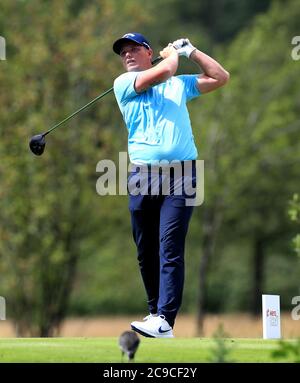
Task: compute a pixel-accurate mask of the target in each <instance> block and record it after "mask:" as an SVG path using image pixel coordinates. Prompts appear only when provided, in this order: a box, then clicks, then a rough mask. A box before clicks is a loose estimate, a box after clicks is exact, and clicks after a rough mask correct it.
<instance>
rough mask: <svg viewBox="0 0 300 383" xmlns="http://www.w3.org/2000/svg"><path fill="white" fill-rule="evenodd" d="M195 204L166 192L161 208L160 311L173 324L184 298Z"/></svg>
mask: <svg viewBox="0 0 300 383" xmlns="http://www.w3.org/2000/svg"><path fill="white" fill-rule="evenodd" d="M192 212H193V206H185V199H184V198H183V197H179V196H172V195H171V196H166V197H165V198H164V202H163V204H162V207H161V211H160V288H159V301H158V313H159V314H160V315H164V316H165V318H166V320H167V321H168V323H169V324H170V326H171V327H173V326H174V322H175V318H176V315H177V312H178V310H179V307H180V305H181V301H182V293H183V285H184V247H185V238H186V234H187V230H188V225H189V222H190V218H191V216H192Z"/></svg>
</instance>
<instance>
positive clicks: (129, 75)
mask: <svg viewBox="0 0 300 383" xmlns="http://www.w3.org/2000/svg"><path fill="white" fill-rule="evenodd" d="M137 74H138V72H124V73H122V74H120V75H119V76H118V77H116V78H115V81H114V83H120V82H123V81H127V80H132V79H134V78H135V77H136V76H137Z"/></svg>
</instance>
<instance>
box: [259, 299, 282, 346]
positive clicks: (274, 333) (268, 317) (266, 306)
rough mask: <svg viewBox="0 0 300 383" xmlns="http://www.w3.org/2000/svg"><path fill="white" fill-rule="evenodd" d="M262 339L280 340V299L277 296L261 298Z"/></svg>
mask: <svg viewBox="0 0 300 383" xmlns="http://www.w3.org/2000/svg"><path fill="white" fill-rule="evenodd" d="M262 317H263V338H264V339H280V338H281V328H280V327H281V326H280V297H279V295H263V296H262Z"/></svg>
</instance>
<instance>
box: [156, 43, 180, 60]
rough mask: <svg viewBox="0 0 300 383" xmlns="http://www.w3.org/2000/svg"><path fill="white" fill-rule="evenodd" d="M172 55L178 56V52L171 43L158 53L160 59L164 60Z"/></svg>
mask: <svg viewBox="0 0 300 383" xmlns="http://www.w3.org/2000/svg"><path fill="white" fill-rule="evenodd" d="M172 54H176V55H177V56H178V51H177V50H176V48H175V47H174V46H173V45H172V44H171V43H170V44H168V46H167V47H165V48H164V49H163V50H162V51H160V52H159V55H160V57H162V58H163V59H166V58H167V57H169V56H171V55H172Z"/></svg>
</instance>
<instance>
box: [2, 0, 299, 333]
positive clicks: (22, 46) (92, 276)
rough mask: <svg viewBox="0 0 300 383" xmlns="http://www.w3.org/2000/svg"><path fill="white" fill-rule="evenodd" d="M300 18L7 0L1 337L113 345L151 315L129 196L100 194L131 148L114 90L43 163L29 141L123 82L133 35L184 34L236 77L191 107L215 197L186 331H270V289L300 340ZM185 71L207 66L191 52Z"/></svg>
mask: <svg viewBox="0 0 300 383" xmlns="http://www.w3.org/2000/svg"><path fill="white" fill-rule="evenodd" d="M299 18H300V7H299V2H298V1H297V0H286V1H280V0H190V1H183V0H151V1H140V0H126V1H125V0H90V1H84V0H66V1H63V2H62V1H59V0H52V1H48V0H12V1H10V0H1V4H0V35H1V36H2V37H4V38H5V40H6V60H2V61H0V89H1V90H0V295H1V296H3V297H5V299H6V312H7V320H6V322H1V323H0V334H1V336H5V334H10V335H13V336H14V335H16V336H53V335H65V336H67V335H73V336H74V335H75V336H83V335H86V334H88V335H109V334H110V330H111V329H112V331H115V333H119V329H120V328H124V326H129V323H130V322H128V321H129V320H130V318H133V319H139V318H142V317H143V316H145V315H147V314H148V313H147V306H146V298H145V292H144V288H143V285H142V281H141V278H140V274H139V270H138V265H137V261H136V251H135V246H134V243H133V240H132V236H131V228H130V217H129V212H128V207H127V196H99V195H98V194H97V193H96V181H97V179H98V178H99V174H97V173H96V165H97V163H98V161H100V160H102V159H111V160H113V161H115V162H116V164H118V159H119V152H124V151H127V131H126V128H125V126H124V123H123V121H122V117H121V114H120V112H119V109H118V106H117V103H116V101H115V99H114V95H113V94H110V95H107V96H106V97H105V98H104V99H102V100H101V101H99V103H96V104H95V105H93V106H92V107H91V108H89V109H87V110H85V111H84V112H82V113H81V114H79V115H78V116H77V117H75V118H74V119H72V120H71V121H69V122H68V123H67V124H66V125H65V126H62V127H61V128H59V130H57V131H56V132H55V133H53V134H51V135H50V136H48V137H47V146H46V150H45V153H44V154H43V156H42V157H36V156H34V155H33V154H32V153H31V152H30V150H29V147H28V142H29V139H30V137H31V136H32V135H34V134H38V133H41V132H44V131H46V130H47V129H48V128H50V127H51V126H53V125H54V124H55V123H57V122H59V121H60V120H62V119H63V118H64V117H66V116H68V115H69V114H71V113H72V112H74V111H75V110H77V109H78V108H79V107H81V106H82V105H84V104H86V103H87V102H89V101H90V100H92V99H93V98H94V97H96V96H97V95H99V94H100V93H102V92H103V91H105V90H106V89H108V88H110V87H111V86H112V84H113V80H114V79H115V78H116V77H117V76H118V75H119V74H121V73H122V71H123V68H122V66H121V62H120V60H119V58H118V56H116V55H115V54H114V53H113V52H112V43H113V42H114V41H115V40H116V39H117V38H119V37H120V36H122V35H123V34H124V33H126V32H140V33H143V34H144V35H145V36H146V37H147V38H148V39H149V40H150V42H151V45H152V47H153V49H154V52H155V53H154V55H155V56H157V55H158V54H159V51H160V50H161V49H162V48H163V47H164V46H166V45H167V44H168V43H169V42H172V41H174V40H176V39H178V38H181V37H188V38H189V39H190V41H191V42H192V44H193V45H195V46H196V47H198V48H199V49H200V50H202V51H204V52H205V53H207V54H209V55H211V56H212V57H214V58H215V59H216V60H217V61H219V62H220V63H221V64H222V65H223V66H224V67H225V69H227V70H228V71H229V72H230V74H231V80H230V82H229V84H228V85H227V86H226V87H224V88H221V89H219V90H217V91H216V92H213V93H212V94H207V95H204V96H203V97H201V98H199V99H197V100H194V101H192V102H191V103H190V104H189V110H190V116H191V121H192V126H193V131H194V136H195V140H196V143H197V147H198V152H199V157H198V159H202V160H204V161H205V201H204V204H203V205H202V206H200V207H196V208H195V211H194V215H193V217H192V221H191V226H190V230H189V233H188V237H187V245H186V278H185V290H184V297H183V305H182V308H181V311H180V314H181V317H180V318H185V319H184V320H185V322H184V323H185V326H184V327H185V328H186V329H187V328H189V333H188V334H186V333H185V334H184V335H190V336H196V335H205V336H206V335H208V334H209V329H210V328H211V326H212V325H213V324H214V323H216V320H217V318H221V319H220V320H224V321H225V319H226V321H227V322H226V323H228V326H229V327H227V330H228V329H229V332H230V331H234V329H235V328H237V327H238V325H239V324H240V323H242V321H244V323H245V326H244V330H241V331H240V333H239V334H238V335H239V336H242V337H246V336H247V334H248V333H247V329H248V330H249V328H252V329H254V328H256V329H257V330H256V331H257V332H256V333H255V334H258V336H260V334H261V332H262V329H261V327H260V326H261V325H260V322H258V321H259V320H260V317H261V294H279V295H280V297H281V309H282V310H283V311H285V312H286V317H285V318H286V321H287V322H288V323H289V324H290V325H291V326H292V327H293V329H292V330H291V331H292V332H293V331H294V332H293V334H294V335H296V334H297V331H298V335H300V329H299V327H300V326H299V321H298V322H297V321H293V320H292V319H291V315H290V312H291V310H292V309H293V307H294V306H292V304H291V300H292V298H293V297H294V296H299V295H300V282H299V281H300V278H299V275H300V264H299V261H300V259H299V247H300V246H299V242H300V240H299V236H297V233H300V228H299V200H297V193H300V177H299V165H300V60H299V59H300V53H299V50H298V55H299V56H297V54H296V53H297V52H296V53H295V49H297V47H296V46H295V45H293V44H292V39H293V37H294V36H297V35H300V26H299ZM293 49H294V55H292V51H293ZM293 57H294V59H293ZM297 58H298V60H297ZM178 73H198V68H197V67H196V66H195V65H194V64H193V63H191V62H189V61H188V60H186V59H185V58H181V61H180V67H179V70H178ZM297 243H298V245H297ZM297 246H298V247H297ZM78 318H79V319H78ZM180 318H179V319H178V323H183V322H180V321H181V320H182V319H180ZM222 318H223V319H222ZM68 321H69V322H68ZM76 321H77V322H76ZM78 321H79V322H78ZM188 321H189V322H188ZM68 323H69V327H68V326H67V324H68ZM76 323H77V325H75V324H76ZM91 323H92V325H93V326H94V327H93V328H94V331H92V330H91V331H90V332H87V326H88V324H89V325H91ZM186 323H189V326H186ZM230 323H231V325H230ZM72 325H73V326H75V327H73V329H74V331H73V332H72ZM4 326H6V327H5V329H6V330H7V331H8V333H5V331H4ZM76 326H77V327H76ZM118 326H119V327H118ZM122 326H123V327H122ZM230 326H231V327H230ZM255 326H256V327H255ZM295 326H296V327H295ZM179 327H180V326H178V328H179ZM175 329H176V328H175ZM297 329H298V330H297ZM1 330H2V332H1ZM117 331H118V332H117ZM178 331H179V330H178ZM292 332H290V333H289V335H290V334H292ZM175 333H176V332H175ZM251 334H252V333H251ZM286 334H287V333H286ZM232 335H236V334H234V333H233V332H232ZM252 335H253V334H252Z"/></svg>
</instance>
